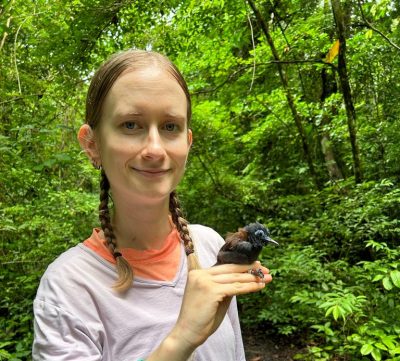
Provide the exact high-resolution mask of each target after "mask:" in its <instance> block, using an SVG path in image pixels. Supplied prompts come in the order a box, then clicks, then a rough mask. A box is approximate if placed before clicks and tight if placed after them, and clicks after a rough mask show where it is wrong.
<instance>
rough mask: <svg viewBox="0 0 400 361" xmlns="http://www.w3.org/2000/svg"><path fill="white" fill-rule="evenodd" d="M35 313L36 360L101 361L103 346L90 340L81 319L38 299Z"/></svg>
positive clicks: (34, 306)
mask: <svg viewBox="0 0 400 361" xmlns="http://www.w3.org/2000/svg"><path fill="white" fill-rule="evenodd" d="M33 311H34V315H35V318H34V331H35V336H34V341H33V347H32V360H33V361H67V360H76V361H79V360H85V361H101V360H102V352H101V347H100V345H97V344H96V343H95V342H94V341H93V340H92V339H91V337H90V336H89V332H88V330H87V327H86V326H85V325H84V324H83V322H82V321H81V320H80V319H79V318H77V317H75V316H74V315H72V314H70V313H68V312H65V311H64V310H62V309H61V308H59V307H57V306H54V305H52V304H49V303H47V302H45V301H42V300H38V299H36V300H35V301H34V303H33Z"/></svg>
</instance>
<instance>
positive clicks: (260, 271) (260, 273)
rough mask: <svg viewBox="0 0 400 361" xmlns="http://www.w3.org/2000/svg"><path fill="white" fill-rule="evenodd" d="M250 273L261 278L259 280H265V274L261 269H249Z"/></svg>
mask: <svg viewBox="0 0 400 361" xmlns="http://www.w3.org/2000/svg"><path fill="white" fill-rule="evenodd" d="M248 273H251V274H252V275H254V276H256V277H259V278H264V273H263V272H262V270H261V268H258V269H249V270H248Z"/></svg>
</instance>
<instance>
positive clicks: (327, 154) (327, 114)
mask: <svg viewBox="0 0 400 361" xmlns="http://www.w3.org/2000/svg"><path fill="white" fill-rule="evenodd" d="M321 80H322V93H321V97H320V103H321V107H322V109H323V111H324V113H323V115H322V121H321V127H320V128H321V129H322V131H320V135H321V139H320V144H321V151H322V154H323V155H324V158H325V165H326V167H327V169H328V172H329V177H330V179H333V180H339V179H343V172H342V170H341V169H340V167H339V165H338V163H337V162H336V156H335V152H334V150H333V147H332V143H331V139H330V135H329V131H327V130H325V128H326V126H327V125H328V124H330V123H331V122H332V114H335V113H336V111H335V109H334V107H332V109H325V108H326V106H325V100H326V98H328V97H329V96H331V95H332V94H334V93H337V85H336V80H335V76H334V74H330V73H329V72H328V70H327V69H322V71H321Z"/></svg>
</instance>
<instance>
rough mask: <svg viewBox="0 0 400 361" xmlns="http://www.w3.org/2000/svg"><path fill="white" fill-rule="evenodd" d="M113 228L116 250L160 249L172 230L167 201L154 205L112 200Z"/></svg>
mask: <svg viewBox="0 0 400 361" xmlns="http://www.w3.org/2000/svg"><path fill="white" fill-rule="evenodd" d="M113 228H114V234H115V237H116V241H117V246H118V248H135V249H139V250H145V249H160V248H161V247H162V246H163V244H164V241H165V239H166V237H167V236H168V234H169V233H170V232H171V229H172V226H171V222H170V218H169V199H165V200H163V201H162V202H157V203H154V204H128V203H127V202H123V201H122V202H118V201H117V202H116V200H115V199H114V215H113Z"/></svg>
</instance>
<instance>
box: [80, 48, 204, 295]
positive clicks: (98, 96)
mask: <svg viewBox="0 0 400 361" xmlns="http://www.w3.org/2000/svg"><path fill="white" fill-rule="evenodd" d="M149 65H153V66H158V67H161V68H163V69H165V70H167V71H168V72H169V73H170V74H172V75H173V77H174V78H175V79H176V81H177V82H178V83H179V85H180V86H181V88H182V90H183V91H184V93H185V95H186V100H187V122H188V127H189V124H190V120H191V116H192V108H191V99H190V94H189V89H188V87H187V84H186V82H185V80H184V78H183V76H182V74H181V73H180V71H179V70H178V68H177V67H176V66H175V65H174V64H173V63H172V62H171V61H170V60H169V59H168V58H166V57H165V56H163V55H161V54H159V53H156V52H152V51H144V50H127V51H124V52H121V53H117V54H115V55H114V56H112V57H111V58H110V59H109V60H107V61H106V62H105V63H104V64H102V65H101V66H100V68H99V69H98V70H97V71H96V73H95V74H94V76H93V78H92V81H91V83H90V86H89V90H88V94H87V98H86V123H87V124H88V125H89V126H90V127H91V128H92V129H93V130H94V129H96V128H97V127H98V126H99V124H100V120H101V114H102V110H103V109H102V108H103V103H104V100H105V98H106V96H107V94H108V92H109V91H110V89H111V87H112V85H113V84H114V83H115V81H116V80H117V79H118V78H119V76H120V75H121V74H122V73H123V72H124V71H125V70H128V69H130V70H135V69H140V68H144V67H148V66H149ZM100 177H101V179H100V204H99V220H100V224H101V228H102V230H103V232H104V237H105V239H106V244H107V247H108V249H109V250H110V252H111V254H112V255H113V256H114V258H115V261H116V269H117V272H118V279H117V281H116V283H115V284H114V286H113V288H114V289H115V290H117V291H119V292H125V291H127V290H128V289H129V288H130V287H131V286H132V282H133V278H134V273H133V269H132V267H131V266H130V264H129V262H128V261H127V260H126V259H125V258H124V257H123V256H122V254H121V252H119V250H118V245H117V242H116V237H115V234H114V230H113V227H112V222H111V215H110V209H109V200H110V194H109V193H110V183H109V181H108V178H107V175H106V173H105V171H104V170H103V169H101V174H100ZM169 211H170V213H171V216H172V221H173V222H174V225H175V226H176V228H177V230H178V232H179V235H180V237H181V239H182V241H183V244H184V247H185V252H186V255H187V260H188V268H189V270H192V269H197V268H200V265H199V262H198V258H197V256H196V255H195V249H194V244H193V240H192V238H191V236H190V233H189V228H188V222H187V221H186V219H185V218H184V217H183V213H182V210H181V207H180V204H179V200H178V197H177V194H176V191H173V192H172V193H171V194H170V200H169Z"/></svg>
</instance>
